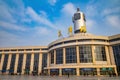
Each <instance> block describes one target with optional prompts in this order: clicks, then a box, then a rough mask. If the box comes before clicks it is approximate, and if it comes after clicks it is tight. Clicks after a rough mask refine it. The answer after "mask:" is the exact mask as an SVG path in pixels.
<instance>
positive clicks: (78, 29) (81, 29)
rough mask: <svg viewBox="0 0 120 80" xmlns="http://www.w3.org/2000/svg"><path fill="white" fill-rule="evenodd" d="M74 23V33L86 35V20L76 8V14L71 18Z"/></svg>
mask: <svg viewBox="0 0 120 80" xmlns="http://www.w3.org/2000/svg"><path fill="white" fill-rule="evenodd" d="M72 21H73V23H74V33H86V19H85V15H84V13H83V12H81V11H80V9H79V8H77V12H76V13H74V15H73V17H72Z"/></svg>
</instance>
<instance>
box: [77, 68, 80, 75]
mask: <svg viewBox="0 0 120 80" xmlns="http://www.w3.org/2000/svg"><path fill="white" fill-rule="evenodd" d="M76 73H77V76H80V70H79V68H76Z"/></svg>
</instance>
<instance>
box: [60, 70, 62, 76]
mask: <svg viewBox="0 0 120 80" xmlns="http://www.w3.org/2000/svg"><path fill="white" fill-rule="evenodd" d="M59 76H62V69H61V68H60V69H59Z"/></svg>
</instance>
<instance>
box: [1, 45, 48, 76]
mask: <svg viewBox="0 0 120 80" xmlns="http://www.w3.org/2000/svg"><path fill="white" fill-rule="evenodd" d="M47 50H48V48H47V47H46V46H38V47H16V48H1V49H0V56H1V57H0V71H1V72H0V73H4V74H9V73H15V74H16V73H21V74H32V71H33V70H34V71H37V72H38V73H41V72H42V67H43V66H42V65H44V64H43V63H42V59H43V58H42V56H43V55H44V54H46V53H47V52H48V51H47Z"/></svg>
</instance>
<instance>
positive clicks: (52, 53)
mask: <svg viewBox="0 0 120 80" xmlns="http://www.w3.org/2000/svg"><path fill="white" fill-rule="evenodd" d="M50 54H51V64H53V63H54V51H53V50H52V51H51V52H50Z"/></svg>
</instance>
